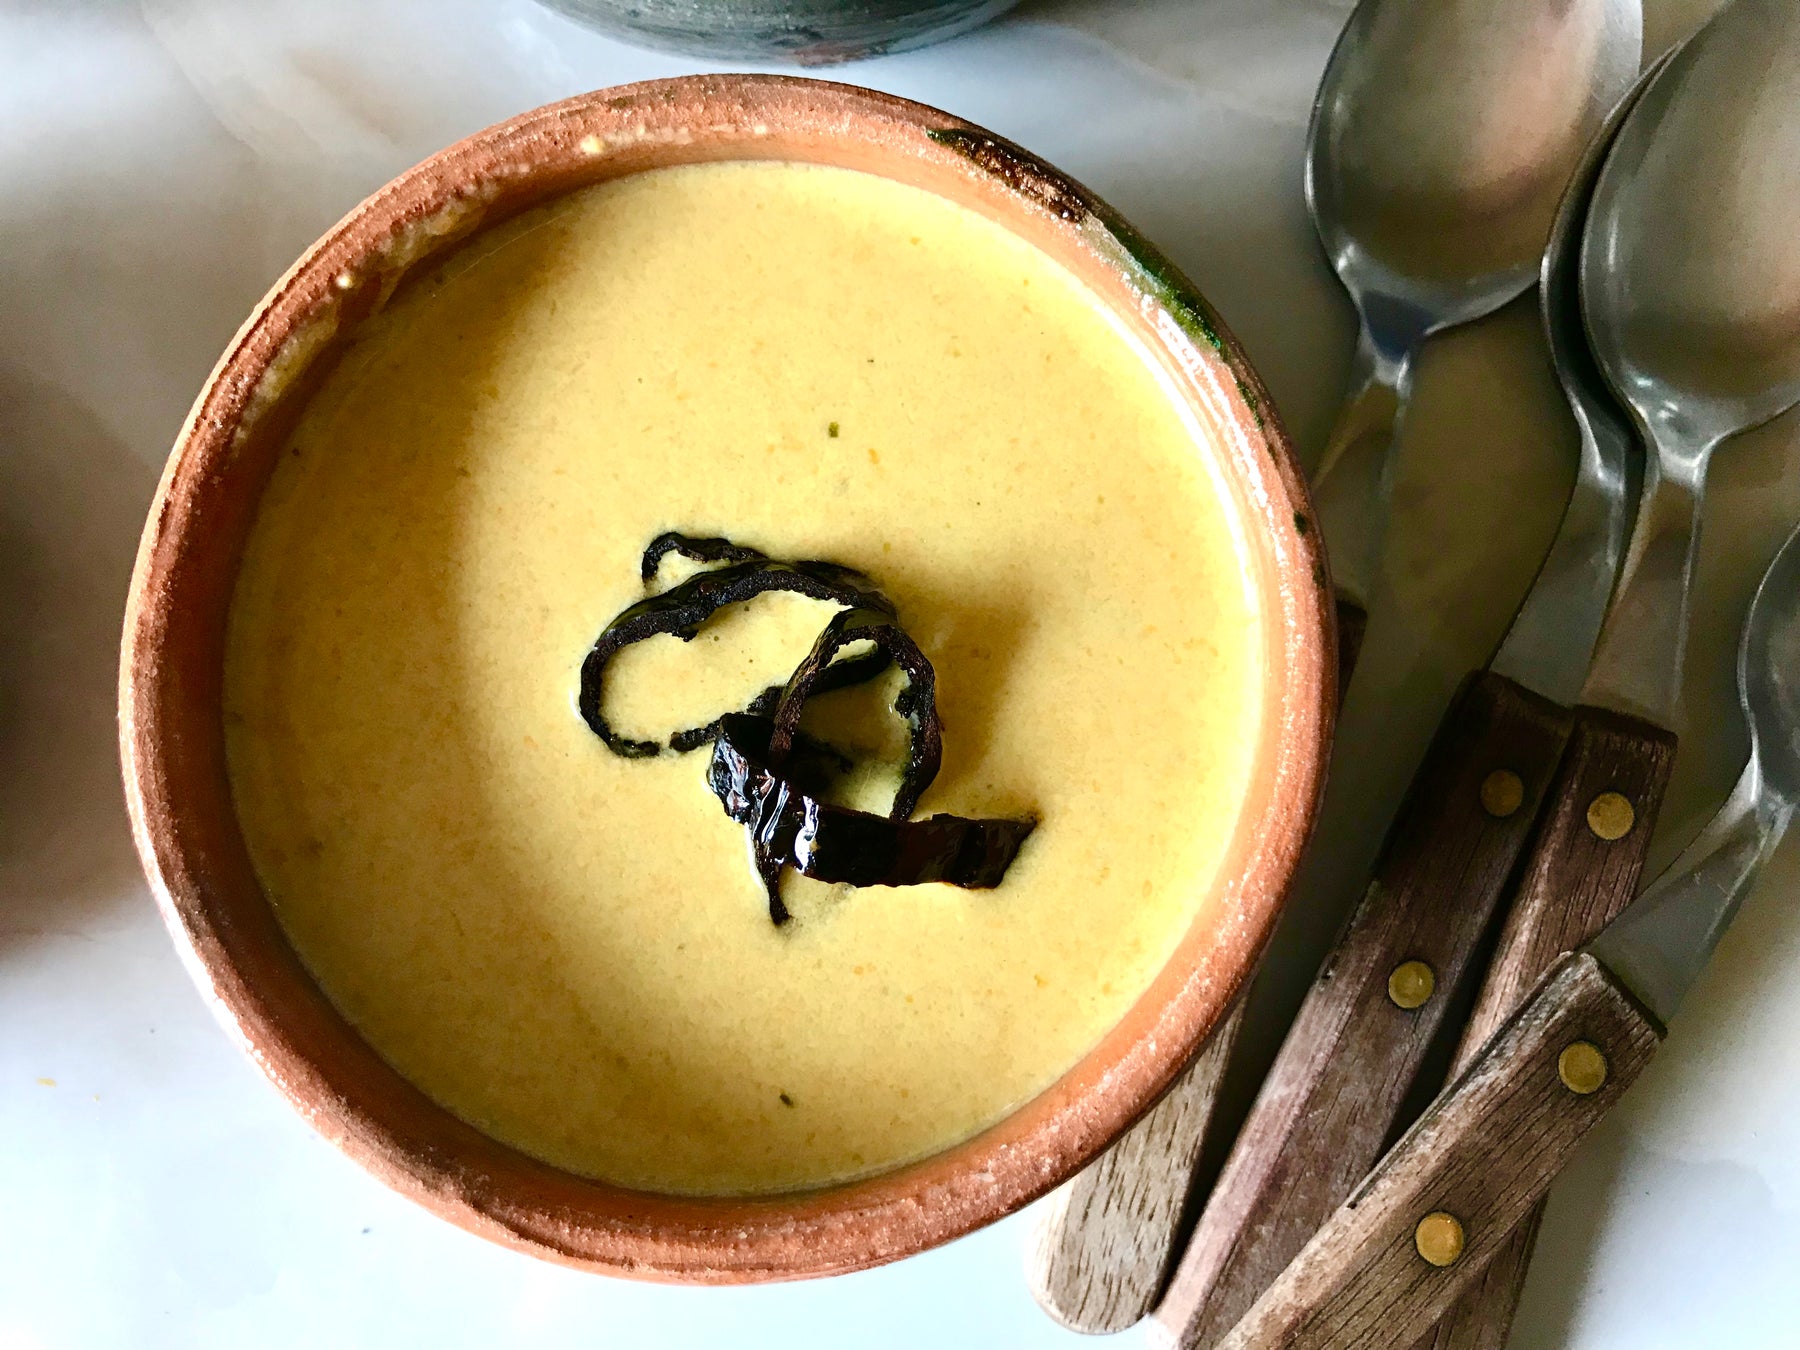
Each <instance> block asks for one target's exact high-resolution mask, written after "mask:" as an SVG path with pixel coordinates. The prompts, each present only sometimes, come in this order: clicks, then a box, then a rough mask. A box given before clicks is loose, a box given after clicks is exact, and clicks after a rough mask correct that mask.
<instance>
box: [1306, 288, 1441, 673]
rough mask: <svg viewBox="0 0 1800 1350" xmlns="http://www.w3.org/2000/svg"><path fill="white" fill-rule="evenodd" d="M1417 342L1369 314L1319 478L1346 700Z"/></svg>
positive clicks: (1375, 571)
mask: <svg viewBox="0 0 1800 1350" xmlns="http://www.w3.org/2000/svg"><path fill="white" fill-rule="evenodd" d="M1416 341H1417V335H1416V334H1414V333H1412V332H1411V331H1410V330H1408V331H1405V332H1404V333H1403V334H1401V335H1398V336H1397V335H1395V334H1392V333H1388V332H1387V330H1386V328H1382V329H1381V331H1380V333H1379V335H1378V332H1377V328H1376V327H1375V326H1373V325H1371V323H1370V322H1369V321H1368V319H1367V317H1366V316H1365V319H1364V322H1363V326H1362V329H1361V331H1360V333H1359V334H1358V336H1357V340H1356V354H1355V356H1354V357H1353V358H1352V361H1351V371H1350V392H1349V394H1348V396H1347V397H1346V398H1345V400H1344V405H1343V407H1342V408H1341V409H1340V410H1339V412H1338V418H1337V423H1336V424H1335V425H1334V426H1333V427H1332V429H1331V435H1330V437H1329V438H1328V439H1327V440H1326V442H1325V449H1324V452H1323V453H1322V454H1321V455H1320V456H1319V462H1318V465H1317V467H1316V468H1315V470H1314V472H1313V474H1312V494H1313V505H1314V507H1315V508H1316V510H1317V511H1318V515H1319V522H1320V527H1321V528H1322V529H1323V530H1324V532H1325V546H1326V552H1327V553H1328V554H1329V556H1330V558H1331V569H1332V579H1333V582H1334V583H1335V585H1336V588H1337V619H1338V695H1339V701H1340V702H1341V701H1342V697H1343V691H1344V690H1345V689H1346V688H1347V687H1348V686H1349V683H1350V675H1351V672H1352V671H1353V670H1354V669H1355V668H1356V658H1357V654H1358V653H1359V652H1360V651H1361V650H1362V637H1363V630H1364V628H1365V627H1366V626H1367V624H1368V610H1369V602H1370V600H1371V599H1372V598H1373V596H1374V592H1375V589H1376V580H1377V578H1378V576H1379V575H1380V571H1381V550H1382V544H1383V541H1384V540H1385V538H1386V535H1387V519H1388V505H1389V501H1390V500H1391V498H1392V490H1391V489H1392V473H1391V465H1392V460H1393V447H1394V438H1395V436H1396V435H1398V433H1399V429H1400V419H1401V416H1402V415H1403V414H1404V412H1405V410H1406V403H1407V399H1408V398H1409V396H1410V395H1411V392H1412V347H1413V345H1414V344H1415V343H1416Z"/></svg>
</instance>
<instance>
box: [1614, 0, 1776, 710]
mask: <svg viewBox="0 0 1800 1350" xmlns="http://www.w3.org/2000/svg"><path fill="white" fill-rule="evenodd" d="M1796 205H1800V5H1795V4H1794V3H1793V0H1736V2H1735V3H1734V4H1732V5H1730V6H1729V7H1728V8H1726V9H1725V10H1724V11H1722V12H1721V13H1720V14H1719V15H1718V17H1716V18H1715V19H1714V20H1713V21H1712V22H1711V23H1709V24H1708V25H1707V26H1706V27H1705V28H1703V29H1702V30H1701V31H1700V32H1699V33H1697V34H1696V35H1695V36H1694V37H1693V39H1692V40H1690V41H1689V42H1688V44H1687V45H1686V46H1685V47H1683V48H1682V49H1681V51H1680V52H1678V53H1677V54H1676V55H1675V56H1674V57H1673V58H1672V59H1671V60H1670V62H1669V64H1668V65H1667V66H1666V67H1665V68H1664V69H1663V71H1662V73H1661V74H1660V75H1658V76H1657V77H1656V79H1655V80H1653V81H1652V82H1651V84H1650V87H1649V88H1648V89H1647V90H1645V92H1644V95H1643V97H1642V99H1641V100H1640V101H1639V103H1638V106H1637V107H1636V108H1635V109H1634V110H1633V111H1632V114H1631V117H1630V119H1629V120H1628V121H1627V122H1626V124H1625V126H1624V127H1623V128H1622V129H1621V131H1620V133H1619V138H1618V140H1617V141H1616V142H1615V143H1614V146H1613V150H1612V154H1611V155H1610V156H1609V157H1608V158H1607V162H1606V166H1605V168H1604V169H1603V170H1602V171H1601V174H1600V182H1599V184H1598V185H1597V186H1596V188H1595V190H1594V204H1593V207H1592V209H1591V210H1590V212H1589V215H1588V226H1587V233H1586V237H1585V240H1584V243H1583V249H1582V264H1581V296H1582V309H1583V313H1584V315H1585V317H1586V320H1587V328H1588V334H1589V337H1590V339H1591V341H1592V344H1593V349H1594V355H1595V358H1596V359H1597V360H1598V361H1599V363H1600V367H1601V369H1602V370H1603V371H1604V372H1605V374H1606V378H1607V380H1608V382H1609V383H1610V384H1611V385H1612V387H1613V389H1614V390H1615V391H1616V392H1617V393H1618V395H1619V397H1620V399H1621V400H1622V401H1623V402H1624V403H1625V404H1626V406H1627V407H1628V408H1629V409H1630V410H1631V413H1632V417H1633V420H1634V421H1636V423H1637V424H1638V426H1639V428H1640V430H1641V431H1642V432H1643V435H1644V438H1645V440H1646V442H1647V443H1648V445H1649V447H1650V451H1651V457H1650V461H1649V464H1648V466H1647V468H1646V470H1645V475H1644V491H1643V497H1642V500H1641V502H1640V504H1639V507H1638V521H1637V525H1636V527H1635V528H1634V531H1633V533H1632V540H1631V548H1630V550H1629V552H1628V553H1627V554H1626V558H1625V567H1624V571H1623V573H1622V575H1621V577H1620V581H1619V593H1618V597H1617V599H1616V600H1615V602H1614V609H1615V612H1616V614H1617V619H1616V621H1615V620H1614V619H1612V618H1609V620H1608V623H1607V627H1606V632H1605V633H1604V634H1603V635H1602V637H1601V641H1600V645H1599V649H1598V652H1597V654H1596V656H1595V661H1594V670H1593V672H1592V674H1591V675H1590V677H1589V682H1588V687H1587V689H1586V690H1584V692H1583V696H1584V699H1585V701H1588V702H1595V703H1600V704H1603V705H1605V706H1608V707H1612V708H1616V709H1618V710H1619V711H1621V712H1626V713H1630V714H1633V715H1635V716H1638V717H1642V718H1644V719H1646V720H1647V721H1649V722H1652V723H1654V724H1656V725H1657V726H1662V727H1669V728H1675V727H1677V726H1678V723H1679V720H1680V707H1679V704H1680V696H1681V656H1682V652H1683V650H1684V647H1685V639H1686V635H1687V625H1688V593H1689V583H1690V581H1691V579H1692V574H1693V566H1694V549H1695V544H1696V542H1697V541H1698V537H1699V526H1700V508H1701V503H1702V500H1703V497H1704V493H1705V488H1706V471H1707V467H1708V465H1709V464H1710V462H1711V459H1712V453H1713V450H1714V449H1715V448H1716V447H1717V446H1718V445H1719V443H1720V442H1721V441H1723V440H1725V439H1726V438H1728V437H1730V436H1734V435H1737V434H1738V433H1739V432H1742V431H1747V430H1749V429H1750V428H1751V427H1754V426H1757V425H1759V424H1761V423H1763V422H1766V421H1768V420H1769V419H1770V418H1772V417H1775V416H1777V415H1778V414H1780V413H1782V412H1785V411H1786V410H1787V409H1788V408H1790V407H1792V406H1793V405H1794V404H1795V403H1797V402H1800V239H1797V236H1796V234H1795V231H1794V215H1793V213H1794V209H1795V207H1796Z"/></svg>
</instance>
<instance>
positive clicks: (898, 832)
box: [577, 531, 1036, 925]
mask: <svg viewBox="0 0 1800 1350" xmlns="http://www.w3.org/2000/svg"><path fill="white" fill-rule="evenodd" d="M670 553H679V554H681V555H682V556H684V557H686V558H688V559H690V560H692V561H694V562H700V563H706V564H717V565H716V566H714V567H713V568H712V570H709V571H701V572H696V573H695V574H694V575H693V576H691V577H689V578H688V579H687V580H685V581H682V582H680V583H678V584H677V585H674V586H671V587H670V588H669V589H667V590H666V591H663V592H661V593H660V594H658V595H654V596H651V597H649V598H648V599H645V600H641V601H639V602H638V603H637V604H635V605H632V606H631V607H630V608H629V609H626V610H625V611H624V612H623V613H621V614H620V615H619V616H618V617H617V618H615V619H614V620H613V621H612V622H611V623H609V624H608V625H607V626H606V628H605V629H604V630H603V631H602V632H601V634H600V636H599V638H598V639H597V640H596V641H595V643H594V646H593V648H592V649H591V650H590V651H589V652H588V654H587V657H586V659H585V660H584V661H583V662H582V666H581V689H580V694H579V696H578V699H577V706H578V707H579V709H580V711H581V715H582V717H583V719H585V720H586V722H587V724H588V726H589V728H591V729H592V730H593V732H594V734H595V735H596V736H598V737H599V738H600V739H601V741H602V742H604V743H605V745H606V747H607V748H608V749H609V750H611V751H612V752H613V753H614V754H616V755H621V756H624V757H626V758H628V759H641V758H646V757H648V756H651V755H657V754H660V753H662V751H663V748H664V747H663V745H662V744H661V743H660V742H657V741H639V740H633V739H630V738H628V737H624V736H621V735H619V734H618V733H617V732H615V731H614V730H613V729H612V728H611V726H610V725H608V723H607V721H606V719H605V717H604V716H603V715H602V713H601V711H600V704H601V699H602V696H603V692H604V679H605V673H606V667H607V664H608V663H609V662H610V661H611V660H612V658H613V657H614V656H616V655H617V654H618V653H619V652H620V651H621V650H622V649H623V648H625V647H628V646H630V645H631V644H632V643H634V642H641V641H643V640H644V639H645V638H648V637H655V636H658V635H659V634H672V635H673V636H675V637H678V638H680V639H681V640H682V641H684V642H691V641H693V639H694V637H695V635H696V634H697V633H698V632H699V630H700V628H701V627H702V626H703V625H704V624H705V623H706V622H707V620H709V619H711V618H712V617H713V616H714V615H715V614H717V613H718V612H719V611H720V610H721V609H723V608H725V607H726V606H727V605H734V604H739V603H741V602H743V601H745V600H749V599H752V598H754V597H755V596H758V595H761V594H764V593H765V592H767V591H773V590H785V591H793V592H795V593H797V594H800V595H805V596H809V597H811V598H812V599H815V600H823V601H827V602H831V603H836V604H838V605H841V606H842V607H843V608H841V609H840V610H839V611H838V613H837V614H835V615H833V616H832V618H831V620H830V622H829V623H827V624H826V626H825V629H824V631H823V632H821V633H820V634H819V637H818V640H817V641H816V642H814V644H813V647H812V650H811V651H810V652H808V653H807V655H806V657H805V659H804V660H802V661H801V662H800V664H799V665H798V666H797V667H796V668H795V670H794V673H793V674H792V675H791V676H789V678H788V681H787V683H786V684H785V685H774V686H771V687H770V688H768V689H765V690H764V691H763V692H762V693H761V694H759V695H758V696H757V697H756V698H755V699H753V700H752V701H751V703H750V706H749V707H748V708H747V709H745V710H744V711H742V712H735V713H725V714H723V715H721V716H720V717H718V718H715V719H714V720H713V721H711V722H709V723H708V724H707V725H705V726H703V727H693V728H690V729H688V730H684V731H678V732H676V733H675V734H674V735H672V736H671V737H670V738H669V743H668V748H669V749H671V750H673V751H675V752H677V753H683V752H686V751H689V750H693V749H697V748H698V747H700V746H701V745H704V744H706V743H708V742H711V743H712V746H713V753H712V758H711V760H710V762H709V763H708V766H707V784H708V786H710V787H711V788H712V790H713V793H714V794H715V795H716V796H717V797H718V799H719V802H720V804H721V805H722V806H723V807H724V808H725V813H726V815H728V816H730V817H731V819H732V820H735V821H736V822H738V824H740V825H742V826H743V827H744V833H745V836H746V839H747V841H748V843H749V846H750V859H751V866H752V868H753V869H754V871H755V872H756V875H757V878H758V880H760V881H761V882H762V885H763V889H764V891H765V892H766V893H767V895H768V899H769V918H770V919H771V920H772V921H773V922H774V923H776V924H778V925H779V924H783V923H786V922H787V921H788V919H789V917H790V915H789V911H788V908H787V905H786V904H785V903H783V901H782V898H781V876H782V873H783V871H784V870H785V869H787V868H789V867H792V868H793V869H794V870H795V871H797V872H799V873H800V874H801V875H803V876H809V877H812V878H814V879H815V880H818V881H827V882H837V883H843V884H847V885H851V886H915V885H920V884H922V883H925V882H931V881H941V882H947V883H949V884H950V885H953V886H961V887H965V888H969V889H991V888H993V887H995V886H998V885H999V884H1000V882H1001V880H1002V879H1003V878H1004V877H1005V875H1006V870H1007V868H1008V867H1010V866H1011V865H1012V860H1013V858H1014V857H1015V856H1017V854H1018V851H1019V848H1020V846H1021V845H1022V844H1023V843H1024V842H1025V839H1026V837H1027V836H1028V835H1029V834H1030V833H1031V832H1032V830H1033V829H1034V828H1035V827H1036V822H1035V821H1031V820H971V819H968V818H966V817H963V816H951V815H936V816H929V817H927V818H926V819H924V820H913V819H911V817H912V813H913V811H914V810H915V809H916V808H917V807H918V804H919V799H920V797H922V796H923V795H924V793H925V790H926V789H927V788H928V787H930V786H931V783H932V780H933V779H934V778H936V777H937V772H938V767H939V765H940V764H941V763H942V761H943V745H944V729H943V721H942V719H941V718H940V717H939V715H938V710H937V674H936V672H935V671H934V670H933V669H932V665H931V662H930V660H929V659H927V658H926V656H925V653H924V652H923V651H922V650H921V649H920V647H919V645H918V643H916V642H914V641H913V639H912V638H911V636H909V635H908V634H907V632H906V630H905V629H904V628H902V627H901V625H900V619H899V614H898V612H897V611H896V609H895V607H894V604H893V602H892V601H891V600H889V599H888V598H887V597H886V596H885V595H883V594H882V593H881V591H880V590H879V589H878V588H877V587H876V586H875V585H874V583H873V582H871V581H870V580H869V578H868V577H866V576H864V575H863V574H862V573H860V572H857V571H855V570H854V569H852V568H848V567H844V566H841V565H840V564H837V563H830V562H797V563H790V562H781V561H778V560H776V559H773V558H770V557H768V556H767V555H766V554H764V553H762V552H760V551H759V550H757V549H754V548H749V547H747V546H745V545H741V544H736V543H733V542H732V541H731V540H729V539H721V538H706V539H699V538H692V537H690V536H687V535H683V534H678V533H675V532H673V531H671V532H669V533H666V534H662V535H658V536H657V537H656V538H655V539H654V540H652V541H651V542H650V545H649V547H648V548H646V549H645V550H644V556H643V560H642V567H641V571H642V575H643V579H644V582H645V584H646V585H649V584H652V583H654V581H655V579H656V576H657V574H658V572H659V571H660V569H661V566H662V561H663V559H664V558H665V557H667V556H668V555H669V554H670ZM846 653H848V654H846ZM890 665H893V666H897V667H899V669H900V671H901V673H902V674H904V675H905V677H906V684H905V685H904V687H903V688H902V689H901V690H900V692H899V694H898V695H897V696H896V698H895V700H894V705H893V706H894V711H895V712H896V713H898V714H900V716H902V717H904V718H905V719H906V721H907V724H908V729H909V737H908V747H907V758H906V765H905V768H904V769H903V770H902V772H901V776H900V784H899V786H898V788H897V789H896V790H895V792H894V800H893V804H892V806H891V808H890V809H889V811H888V814H887V815H885V816H880V815H876V814H874V813H872V812H868V811H856V810H852V809H850V808H849V807H844V806H838V805H835V804H834V803H831V802H828V801H825V800H823V798H822V797H821V796H820V794H819V790H818V788H817V786H816V785H817V783H818V782H819V781H820V780H819V779H818V777H817V774H816V769H817V767H818V765H819V763H820V760H821V758H822V757H823V756H827V755H830V756H835V757H836V758H838V759H839V760H840V762H841V763H842V766H843V767H848V763H847V761H846V760H845V758H844V757H843V756H842V755H840V754H838V752H836V751H833V750H831V748H830V747H828V746H824V745H822V744H821V743H820V742H818V741H816V740H813V739H812V738H810V737H808V736H806V735H805V734H804V733H803V732H801V730H800V718H801V714H802V713H803V712H804V711H805V708H806V704H807V703H808V701H809V700H811V699H812V698H814V697H815V696H817V695H819V694H822V693H825V692H827V691H829V690H832V689H841V688H844V687H845V686H847V685H851V684H859V683H862V682H864V681H867V680H870V679H872V678H874V677H875V676H876V675H879V674H880V673H881V672H882V671H884V670H886V669H887V668H888V667H889V666H890Z"/></svg>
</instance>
